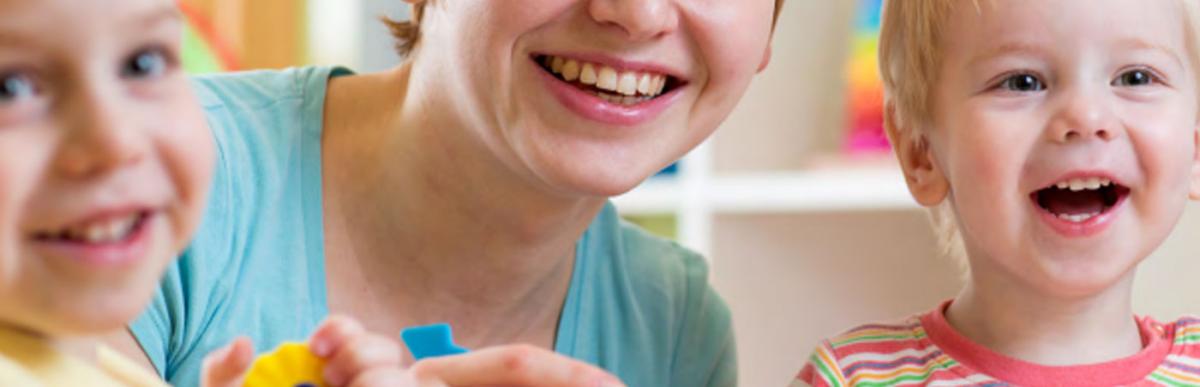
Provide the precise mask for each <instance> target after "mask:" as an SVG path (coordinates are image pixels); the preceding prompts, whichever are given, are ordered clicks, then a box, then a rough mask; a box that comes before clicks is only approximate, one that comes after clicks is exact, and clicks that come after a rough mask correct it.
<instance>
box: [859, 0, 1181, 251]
mask: <svg viewBox="0 0 1200 387" xmlns="http://www.w3.org/2000/svg"><path fill="white" fill-rule="evenodd" d="M988 1H989V0H886V1H885V4H884V8H883V16H882V26H881V30H880V37H879V69H880V72H881V75H882V76H883V85H884V90H885V92H884V106H885V109H886V110H887V113H886V114H884V125H885V127H887V128H888V130H887V132H888V133H889V136H891V135H894V134H901V135H902V136H899V137H902V138H906V139H909V140H911V141H924V140H923V136H922V135H923V134H924V133H926V131H927V130H928V129H929V128H930V126H931V125H932V119H933V117H932V115H933V106H932V104H933V102H932V98H931V96H930V94H931V90H933V87H934V85H935V84H936V82H938V72H939V71H940V70H941V61H942V57H941V54H942V51H943V49H942V32H943V29H944V28H945V25H946V22H947V19H948V18H949V17H950V14H951V13H952V12H953V11H954V7H956V6H972V7H974V8H975V10H976V11H977V12H983V8H982V5H983V3H986V2H988ZM1176 1H1179V3H1180V5H1181V6H1182V7H1183V15H1184V33H1185V34H1186V40H1187V46H1188V51H1189V52H1188V53H1187V54H1188V59H1190V61H1191V65H1192V70H1193V74H1200V70H1198V69H1197V66H1200V47H1198V40H1200V35H1197V33H1198V31H1197V26H1200V13H1198V12H1197V8H1198V7H1197V2H1198V0H1176ZM1197 93H1200V87H1197ZM1198 108H1200V106H1198ZM905 131H917V132H918V133H916V134H917V135H909V133H905ZM891 140H892V141H893V142H894V141H897V140H899V138H892V139H891ZM917 145H919V146H926V145H925V144H924V143H921V144H917ZM930 216H931V218H932V220H933V223H934V229H935V232H936V234H937V238H938V242H939V247H940V248H941V249H942V251H943V253H944V254H946V255H948V256H951V257H954V258H955V259H960V258H963V257H965V252H964V251H963V245H962V237H961V235H959V231H958V225H957V223H956V221H955V218H954V212H953V209H952V208H951V205H950V203H949V201H943V202H942V203H941V204H939V205H938V206H936V207H933V208H931V209H930ZM960 262H961V261H960ZM962 263H965V262H962ZM964 267H965V265H964Z"/></svg>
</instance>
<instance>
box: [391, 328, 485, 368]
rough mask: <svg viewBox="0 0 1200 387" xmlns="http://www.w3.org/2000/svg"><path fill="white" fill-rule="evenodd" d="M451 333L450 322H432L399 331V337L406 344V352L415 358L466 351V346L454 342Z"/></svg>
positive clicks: (456, 353)
mask: <svg viewBox="0 0 1200 387" xmlns="http://www.w3.org/2000/svg"><path fill="white" fill-rule="evenodd" d="M453 335H454V333H453V332H452V331H451V330H450V324H433V325H426V326H419V327H412V328H407V329H405V330H403V331H400V338H401V339H403V340H404V345H406V346H408V352H409V353H411V354H412V355H413V358H415V359H417V360H421V359H424V358H429V357H438V356H449V355H459V354H464V353H467V351H468V350H467V349H466V348H463V347H460V346H458V345H457V344H454V337H453Z"/></svg>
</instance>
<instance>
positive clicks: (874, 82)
mask: <svg viewBox="0 0 1200 387" xmlns="http://www.w3.org/2000/svg"><path fill="white" fill-rule="evenodd" d="M883 1H884V0H858V11H857V12H858V13H857V15H856V16H855V19H854V34H853V37H852V39H853V43H852V44H853V46H852V47H851V51H850V52H851V57H850V61H849V68H848V69H847V76H848V78H849V79H848V81H849V89H848V90H847V96H848V100H847V110H848V114H849V117H848V120H847V122H848V124H849V128H848V131H847V132H846V141H845V150H846V152H847V153H848V154H850V155H852V156H854V155H867V154H878V153H882V152H887V151H889V150H890V149H891V148H890V147H889V146H888V141H887V135H886V134H884V131H883V80H882V79H881V78H880V76H879V56H878V51H879V25H880V23H879V18H880V13H881V11H882V9H883Z"/></svg>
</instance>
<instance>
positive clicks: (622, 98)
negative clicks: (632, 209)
mask: <svg viewBox="0 0 1200 387" xmlns="http://www.w3.org/2000/svg"><path fill="white" fill-rule="evenodd" d="M774 7H775V2H774V1H773V0H747V1H728V0H527V1H521V2H519V3H514V2H507V1H436V0H435V1H431V2H429V3H428V4H427V5H426V9H425V14H424V19H423V24H424V25H423V36H422V39H423V40H422V43H421V44H422V46H421V48H419V49H418V52H417V53H416V54H415V57H414V58H415V59H414V67H415V68H416V69H417V70H416V71H418V72H420V73H421V77H423V79H427V80H426V81H420V80H418V82H428V83H427V87H430V88H431V90H432V92H433V93H445V94H443V96H442V97H443V98H448V99H449V100H450V101H453V102H454V103H455V104H456V107H457V109H458V110H457V111H456V112H455V114H456V116H457V118H458V119H462V120H465V121H466V123H467V124H468V127H470V128H472V130H473V132H472V133H469V136H470V138H472V139H474V140H476V141H479V143H481V144H483V145H484V147H486V148H487V149H488V151H490V152H491V153H493V155H494V156H495V157H496V158H498V159H500V160H501V162H502V163H504V164H505V166H506V167H508V168H510V169H512V170H514V171H516V172H517V173H519V174H520V175H523V176H524V177H526V178H528V179H530V180H531V181H532V182H534V183H536V184H540V185H542V186H544V187H545V188H548V189H549V190H551V191H553V192H556V193H560V194H565V195H584V196H611V195H615V194H619V193H622V192H625V191H627V190H629V189H631V188H633V187H634V186H635V185H637V184H638V183H639V182H641V181H642V180H643V179H645V178H646V177H648V176H650V175H652V174H653V173H655V172H657V171H658V170H659V169H661V168H663V167H664V166H666V165H667V164H669V163H670V162H672V161H674V160H676V159H678V158H679V157H681V156H683V154H685V153H687V151H689V150H691V149H692V148H694V147H695V146H696V145H698V144H699V143H700V142H701V141H703V140H704V139H705V138H707V137H708V136H709V134H711V133H712V132H713V130H715V129H716V128H717V126H718V125H719V124H720V123H721V121H723V120H724V119H725V117H726V116H727V115H728V114H729V113H730V111H731V110H732V109H733V107H734V105H736V103H737V101H738V100H739V99H740V98H741V96H742V94H743V93H744V92H745V90H746V87H747V86H748V84H749V83H750V80H751V78H752V77H753V76H754V74H755V73H756V72H758V71H759V70H760V69H761V68H762V67H763V66H764V65H765V64H766V61H767V58H768V57H769V52H770V51H769V47H768V44H769V39H770V36H771V26H772V16H773V12H774Z"/></svg>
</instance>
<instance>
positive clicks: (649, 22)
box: [588, 0, 679, 41]
mask: <svg viewBox="0 0 1200 387" xmlns="http://www.w3.org/2000/svg"><path fill="white" fill-rule="evenodd" d="M588 12H589V13H590V14H591V16H592V18H593V19H595V20H596V21H597V22H599V23H601V24H605V25H611V26H615V27H617V28H620V29H621V30H622V31H624V32H625V34H626V35H627V36H628V38H629V39H630V40H634V41H644V40H651V39H654V38H657V37H660V36H662V35H664V34H666V33H669V32H671V31H673V30H674V29H676V28H677V27H678V25H679V15H678V12H677V10H676V9H675V4H674V1H673V0H591V1H590V4H589V5H588Z"/></svg>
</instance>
